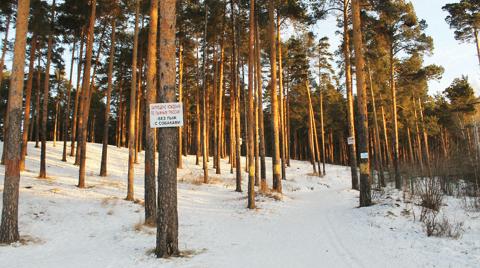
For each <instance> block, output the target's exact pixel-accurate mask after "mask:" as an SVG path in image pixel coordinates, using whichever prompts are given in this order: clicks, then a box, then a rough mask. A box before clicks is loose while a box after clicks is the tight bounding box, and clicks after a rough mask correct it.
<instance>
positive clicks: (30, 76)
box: [20, 34, 37, 171]
mask: <svg viewBox="0 0 480 268" xmlns="http://www.w3.org/2000/svg"><path fill="white" fill-rule="evenodd" d="M36 47H37V35H35V34H34V36H33V37H32V41H31V42H30V63H29V66H28V78H27V86H26V88H25V91H26V93H25V118H24V120H23V133H22V150H21V153H20V170H21V171H23V170H25V158H26V155H27V145H28V129H29V126H30V103H31V98H32V86H33V73H34V71H35V70H34V63H35V50H36Z"/></svg>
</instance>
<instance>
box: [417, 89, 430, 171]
mask: <svg viewBox="0 0 480 268" xmlns="http://www.w3.org/2000/svg"><path fill="white" fill-rule="evenodd" d="M418 105H419V111H420V123H421V125H422V133H423V145H424V148H423V152H424V153H425V161H426V162H427V168H428V169H430V148H429V145H428V134H427V130H426V128H425V120H424V118H423V107H422V102H421V101H420V98H419V99H418Z"/></svg>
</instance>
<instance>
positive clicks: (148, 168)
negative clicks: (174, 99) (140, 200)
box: [145, 0, 158, 225]
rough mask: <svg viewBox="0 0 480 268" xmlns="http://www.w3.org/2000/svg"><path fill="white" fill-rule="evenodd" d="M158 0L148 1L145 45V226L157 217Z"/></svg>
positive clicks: (153, 221) (151, 223)
mask: <svg viewBox="0 0 480 268" xmlns="http://www.w3.org/2000/svg"><path fill="white" fill-rule="evenodd" d="M157 30H158V0H154V1H150V27H149V31H148V45H147V48H148V49H147V73H146V75H147V89H146V102H145V118H146V120H145V125H146V128H145V224H147V225H154V224H155V221H156V217H157V211H156V210H157V201H156V191H155V190H156V183H155V134H156V131H155V128H151V127H150V104H152V103H155V102H156V98H157V94H156V93H157V92H156V86H157V83H158V82H156V80H155V76H156V73H157V62H156V60H157Z"/></svg>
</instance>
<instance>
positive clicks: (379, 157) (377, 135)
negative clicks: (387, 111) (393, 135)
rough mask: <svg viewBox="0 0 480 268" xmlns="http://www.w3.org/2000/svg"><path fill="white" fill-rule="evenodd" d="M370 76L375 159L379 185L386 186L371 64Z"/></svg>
mask: <svg viewBox="0 0 480 268" xmlns="http://www.w3.org/2000/svg"><path fill="white" fill-rule="evenodd" d="M368 78H369V81H370V94H371V97H372V107H373V121H374V124H375V131H374V133H375V135H374V139H375V141H374V144H375V160H376V162H377V165H378V169H379V170H378V172H379V181H380V183H379V186H380V187H385V186H386V184H385V176H384V174H383V163H382V159H383V157H382V148H381V146H380V128H379V127H378V116H377V105H376V103H375V95H374V94H373V80H372V73H371V70H370V66H368Z"/></svg>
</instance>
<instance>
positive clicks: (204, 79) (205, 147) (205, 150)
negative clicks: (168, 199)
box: [202, 2, 208, 183]
mask: <svg viewBox="0 0 480 268" xmlns="http://www.w3.org/2000/svg"><path fill="white" fill-rule="evenodd" d="M207 20H208V5H207V4H206V2H205V20H204V24H205V25H204V26H205V28H204V32H203V34H204V44H203V56H202V60H203V64H202V76H203V77H202V87H203V90H202V91H203V96H202V161H203V183H208V165H207V158H208V134H207V124H208V122H207V120H208V119H207V110H208V108H207V103H208V101H207V98H208V97H207V95H208V92H207V89H208V87H207V27H208V22H207Z"/></svg>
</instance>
